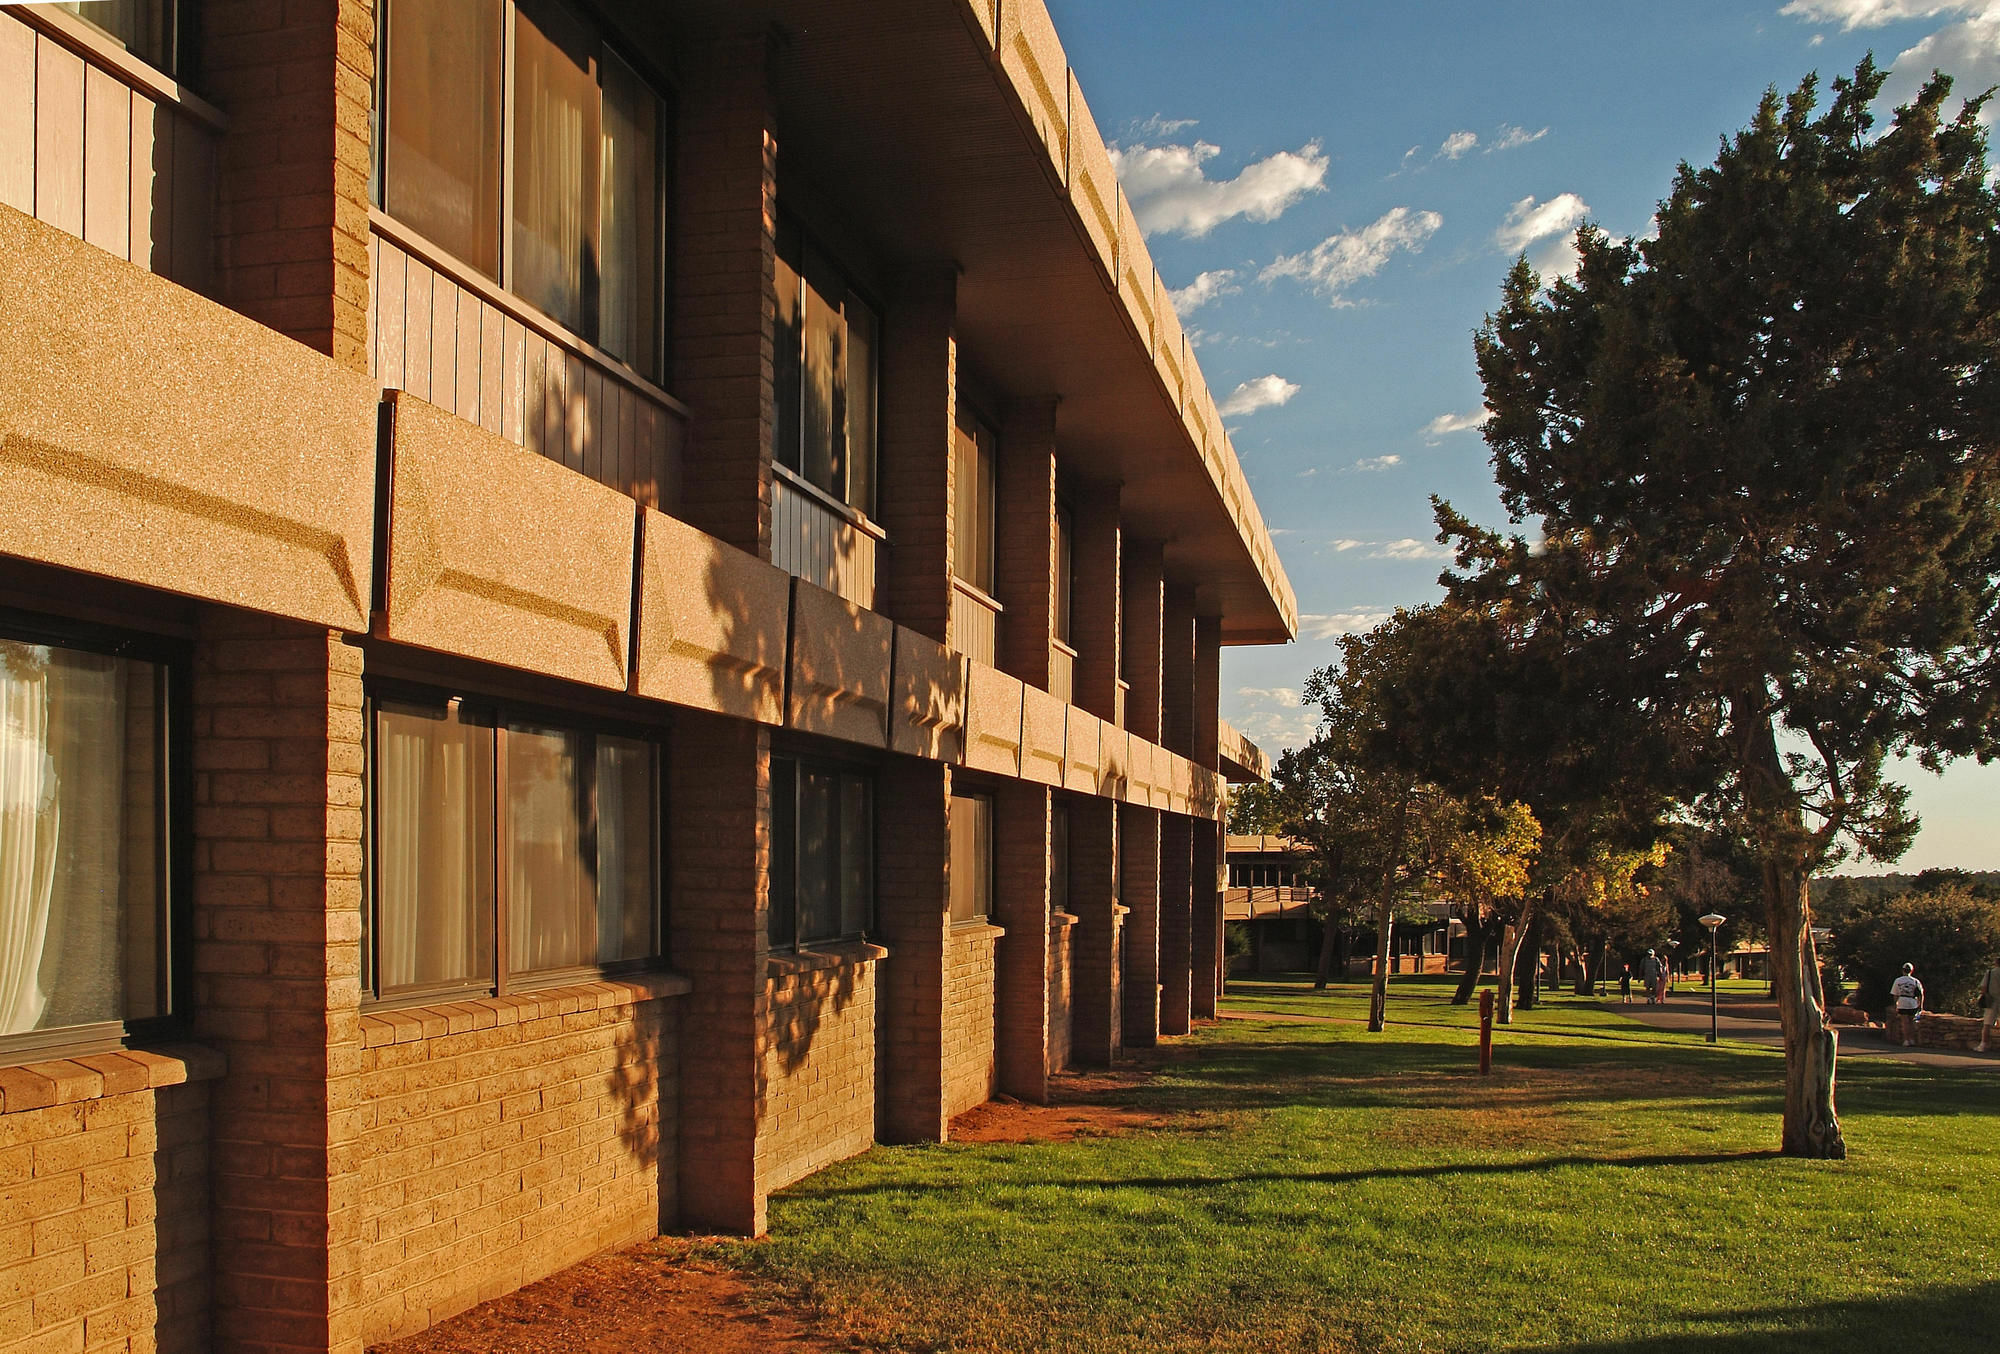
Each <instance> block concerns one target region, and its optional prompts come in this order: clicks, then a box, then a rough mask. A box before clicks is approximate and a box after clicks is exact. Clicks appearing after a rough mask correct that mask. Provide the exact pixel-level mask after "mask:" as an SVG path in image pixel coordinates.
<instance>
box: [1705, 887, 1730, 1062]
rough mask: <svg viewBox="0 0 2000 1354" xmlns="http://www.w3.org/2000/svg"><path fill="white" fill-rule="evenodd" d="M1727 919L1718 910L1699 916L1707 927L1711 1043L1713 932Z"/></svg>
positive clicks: (1710, 1036)
mask: <svg viewBox="0 0 2000 1354" xmlns="http://www.w3.org/2000/svg"><path fill="white" fill-rule="evenodd" d="M1728 920H1729V918H1727V917H1725V916H1723V915H1722V914H1721V913H1720V912H1707V913H1704V914H1703V915H1702V918H1701V924H1702V925H1703V926H1706V927H1707V928H1708V1042H1709V1043H1711V1044H1712V1043H1714V1042H1715V961H1716V958H1717V956H1716V953H1715V932H1716V928H1717V927H1719V926H1721V925H1722V923H1724V922H1726V921H1728Z"/></svg>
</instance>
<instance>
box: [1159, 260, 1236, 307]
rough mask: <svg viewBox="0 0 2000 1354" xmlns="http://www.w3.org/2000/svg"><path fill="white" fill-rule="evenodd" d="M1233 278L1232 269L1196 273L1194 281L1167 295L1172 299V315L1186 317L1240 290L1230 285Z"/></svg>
mask: <svg viewBox="0 0 2000 1354" xmlns="http://www.w3.org/2000/svg"><path fill="white" fill-rule="evenodd" d="M1235 276H1236V270H1235V269H1234V268H1215V269H1211V270H1210V271H1208V272H1205V273H1197V274H1196V275H1195V279H1194V281H1192V282H1190V283H1188V284H1187V285H1186V286H1185V287H1176V288H1175V289H1174V290H1172V291H1170V292H1168V293H1167V295H1168V296H1170V297H1172V298H1173V302H1174V313H1175V314H1176V315H1186V314H1187V313H1188V312H1190V311H1193V310H1198V309H1200V308H1201V307H1202V306H1205V305H1207V304H1208V303H1209V302H1210V301H1213V300H1214V299H1215V298H1216V297H1218V296H1227V295H1229V294H1230V293H1231V292H1233V291H1238V290H1241V289H1240V288H1238V287H1236V286H1233V285H1232V284H1231V280H1232V279H1233V278H1234V277H1235Z"/></svg>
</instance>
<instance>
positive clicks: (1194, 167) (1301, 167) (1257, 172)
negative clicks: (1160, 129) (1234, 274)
mask: <svg viewBox="0 0 2000 1354" xmlns="http://www.w3.org/2000/svg"><path fill="white" fill-rule="evenodd" d="M1221 153H1222V152H1221V148H1220V147H1217V146H1212V145H1210V144H1208V143H1207V142H1206V141H1197V142H1195V143H1194V144H1193V145H1191V146H1181V145H1172V144H1162V145H1146V144H1143V143H1142V144H1137V145H1132V146H1125V147H1119V146H1113V147H1111V164H1112V167H1113V168H1114V169H1115V170H1116V171H1117V173H1118V179H1119V182H1120V183H1122V184H1124V186H1125V196H1126V197H1128V198H1129V199H1131V202H1132V210H1133V212H1134V213H1135V214H1137V216H1138V218H1139V229H1140V230H1142V231H1143V232H1145V233H1146V234H1147V235H1157V234H1160V233H1162V232H1170V233H1174V234H1179V235H1192V236H1197V237H1199V236H1202V235H1206V234H1208V232H1210V231H1211V230H1214V229H1215V228H1216V227H1217V226H1219V225H1221V224H1222V223H1223V222H1224V221H1227V220H1230V219H1231V218H1233V217H1238V216H1245V217H1248V218H1249V219H1250V220H1252V221H1275V220H1277V219H1278V217H1279V215H1280V214H1281V213H1283V212H1284V210H1285V209H1286V208H1287V207H1289V206H1291V205H1292V204H1293V203H1295V202H1297V201H1298V200H1299V199H1300V198H1302V197H1304V196H1305V195H1306V194H1307V193H1316V192H1319V191H1321V190H1322V189H1324V188H1325V186H1326V171H1327V164H1328V161H1327V157H1326V155H1325V154H1324V153H1323V152H1322V151H1321V150H1320V148H1319V143H1318V142H1317V141H1312V142H1308V143H1307V144H1305V145H1304V146H1301V147H1300V148H1299V149H1298V150H1295V151H1293V150H1281V151H1279V152H1278V153H1277V154H1275V155H1271V156H1267V157H1265V158H1264V159H1262V160H1258V161H1255V162H1254V163H1251V164H1248V165H1245V166H1244V167H1243V170H1242V172H1241V173H1239V174H1237V176H1236V177H1235V178H1233V179H1211V178H1209V177H1208V170H1207V169H1206V168H1205V166H1206V165H1207V163H1208V161H1210V160H1212V159H1214V158H1215V157H1216V156H1217V155H1219V154H1221Z"/></svg>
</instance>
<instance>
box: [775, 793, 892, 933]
mask: <svg viewBox="0 0 2000 1354" xmlns="http://www.w3.org/2000/svg"><path fill="white" fill-rule="evenodd" d="M874 923H875V784H874V781H873V780H872V779H870V778H869V777H868V776H866V775H864V774H861V773H859V772H856V771H852V770H848V769H844V768H841V767H837V766H832V765H829V764H825V763H820V762H812V761H806V760H801V759H798V758H792V757H773V758H772V759H771V911H770V923H769V929H770V939H771V946H772V948H773V949H794V948H796V947H798V946H800V945H814V944H824V943H826V942H828V941H837V940H858V939H860V938H861V937H862V936H864V935H866V934H867V932H868V930H869V928H870V927H871V926H873V925H874Z"/></svg>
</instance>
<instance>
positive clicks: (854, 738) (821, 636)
mask: <svg viewBox="0 0 2000 1354" xmlns="http://www.w3.org/2000/svg"><path fill="white" fill-rule="evenodd" d="M895 642H896V625H895V622H893V621H891V620H890V619H889V618H888V617H886V616H878V615H876V614H875V613H874V612H872V611H866V610H863V609H862V608H861V607H858V606H856V605H854V603H852V602H850V601H848V600H847V599H846V598H844V597H837V596H835V595H834V594H833V593H830V592H828V591H827V590H826V589H825V588H822V587H818V586H816V585H814V584H811V583H808V582H806V581H805V580H804V579H803V578H801V579H798V580H796V581H795V582H794V583H793V586H792V681H791V690H792V696H791V702H792V704H791V709H790V711H789V712H788V717H787V719H786V722H787V723H788V724H790V725H791V726H792V727H793V728H795V729H798V730H801V731H802V732H805V733H817V734H822V735H824V736H826V737H828V738H839V739H842V740H844V741H846V742H849V743H866V744H867V745H868V746H869V747H876V748H879V747H887V746H888V744H889V657H890V651H891V650H892V649H893V648H894V646H895Z"/></svg>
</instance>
